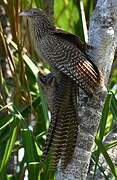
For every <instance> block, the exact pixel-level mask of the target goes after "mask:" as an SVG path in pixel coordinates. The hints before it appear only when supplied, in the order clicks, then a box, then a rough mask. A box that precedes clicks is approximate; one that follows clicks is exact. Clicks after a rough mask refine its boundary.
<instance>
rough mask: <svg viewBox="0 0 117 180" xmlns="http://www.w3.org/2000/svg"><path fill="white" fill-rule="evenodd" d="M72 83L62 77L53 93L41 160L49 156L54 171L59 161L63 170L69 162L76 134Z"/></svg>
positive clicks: (73, 86) (76, 121)
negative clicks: (52, 105) (51, 110)
mask: <svg viewBox="0 0 117 180" xmlns="http://www.w3.org/2000/svg"><path fill="white" fill-rule="evenodd" d="M74 90H75V85H74V83H73V82H72V81H71V80H69V78H68V77H67V76H65V75H64V76H62V78H61V82H60V83H59V85H58V87H57V88H56V91H55V98H54V107H53V112H52V115H51V119H52V120H51V122H50V126H49V130H48V134H47V139H46V143H45V148H44V151H43V160H44V159H45V158H46V156H47V155H48V153H50V154H51V161H50V166H51V168H52V169H56V166H57V164H58V162H59V160H60V159H61V168H62V169H64V168H65V167H66V165H67V164H68V162H69V161H70V160H71V158H72V155H73V152H74V147H75V144H76V139H77V132H78V119H77V114H76V112H77V111H76V104H77V103H75V102H74V99H75V100H76V99H77V98H76V97H74V95H75V94H74V93H73V91H74Z"/></svg>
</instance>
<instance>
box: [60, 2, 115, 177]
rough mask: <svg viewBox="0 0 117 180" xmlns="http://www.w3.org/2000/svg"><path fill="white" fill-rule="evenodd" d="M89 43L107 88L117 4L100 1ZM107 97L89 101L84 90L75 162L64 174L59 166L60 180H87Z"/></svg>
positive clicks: (113, 47) (93, 17)
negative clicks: (92, 150)
mask: <svg viewBox="0 0 117 180" xmlns="http://www.w3.org/2000/svg"><path fill="white" fill-rule="evenodd" d="M89 44H91V45H92V46H93V47H94V48H93V49H92V50H91V51H90V52H89V55H90V56H91V57H92V59H93V60H94V62H95V63H96V65H97V66H98V67H99V68H100V69H101V70H102V71H103V73H104V80H105V85H106V86H107V84H108V79H109V75H110V71H111V67H112V62H113V59H114V54H115V49H116V48H117V1H115V0H98V2H97V5H96V8H95V11H94V13H93V16H92V18H91V21H90V29H89ZM105 97H106V94H104V93H103V91H102V93H101V95H100V97H98V98H87V97H86V95H85V94H84V93H83V92H82V91H81V92H80V96H79V107H78V114H79V117H80V126H79V133H78V138H77V145H76V148H75V152H74V157H73V159H72V161H71V162H70V163H69V164H68V166H67V168H66V169H65V171H64V172H62V171H61V169H60V168H59V167H58V171H57V180H60V179H61V180H75V179H77V180H85V179H86V177H87V171H88V166H89V162H90V157H91V147H92V145H93V142H94V137H95V134H96V131H97V128H98V125H99V121H100V117H101V112H102V109H103V105H104V101H105Z"/></svg>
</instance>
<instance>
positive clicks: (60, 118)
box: [20, 8, 102, 169]
mask: <svg viewBox="0 0 117 180" xmlns="http://www.w3.org/2000/svg"><path fill="white" fill-rule="evenodd" d="M20 15H21V16H26V17H27V18H28V21H29V28H30V32H31V37H32V41H33V43H34V46H35V49H36V51H37V53H38V54H39V56H41V58H42V59H43V60H44V61H45V62H46V63H48V64H49V65H51V67H53V69H54V70H56V71H58V72H59V73H60V82H59V83H58V85H57V87H56V89H55V92H54V100H53V110H52V113H51V122H50V125H49V130H48V134H47V139H46V142H45V148H44V152H43V159H45V158H46V156H47V155H48V152H49V153H50V154H51V156H52V158H51V167H52V168H54V169H55V168H56V166H57V163H58V162H59V160H61V168H62V169H64V168H65V167H66V165H67V164H68V162H69V161H70V160H71V158H72V155H73V152H74V147H75V144H76V139H77V134H78V115H77V96H78V87H80V88H82V89H83V90H84V91H85V92H86V93H87V94H89V95H93V94H94V92H95V90H96V88H97V87H98V86H100V84H101V82H102V75H101V73H100V72H99V70H98V68H97V67H96V65H95V64H94V63H93V62H92V61H91V60H90V58H89V57H88V55H87V54H86V53H85V51H86V49H87V48H88V45H87V44H85V43H82V42H81V41H80V39H79V37H77V36H75V35H73V34H71V33H68V32H65V31H63V30H60V29H57V28H55V26H54V25H53V24H52V23H51V21H50V19H49V18H48V16H47V14H46V13H45V12H44V10H42V9H36V8H34V9H31V10H27V11H23V12H22V13H20Z"/></svg>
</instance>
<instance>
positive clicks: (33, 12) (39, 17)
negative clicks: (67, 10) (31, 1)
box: [19, 8, 53, 28]
mask: <svg viewBox="0 0 117 180" xmlns="http://www.w3.org/2000/svg"><path fill="white" fill-rule="evenodd" d="M19 16H24V17H27V18H28V20H29V21H30V22H31V24H33V25H34V24H36V25H39V24H40V25H41V26H43V25H47V26H48V28H49V27H50V28H51V27H52V26H53V25H52V22H51V21H50V19H49V18H48V16H47V14H46V12H45V11H44V10H43V9H37V8H32V9H29V10H25V11H22V12H21V13H20V14H19Z"/></svg>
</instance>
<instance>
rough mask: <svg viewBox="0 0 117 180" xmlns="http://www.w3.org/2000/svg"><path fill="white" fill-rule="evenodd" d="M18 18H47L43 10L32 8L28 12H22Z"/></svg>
mask: <svg viewBox="0 0 117 180" xmlns="http://www.w3.org/2000/svg"><path fill="white" fill-rule="evenodd" d="M19 16H25V17H27V18H31V19H35V18H40V17H43V16H47V15H46V13H45V12H44V10H42V9H37V8H32V9H29V10H25V11H22V12H21V13H20V14H19Z"/></svg>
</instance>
